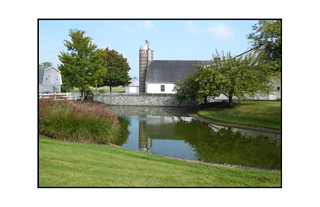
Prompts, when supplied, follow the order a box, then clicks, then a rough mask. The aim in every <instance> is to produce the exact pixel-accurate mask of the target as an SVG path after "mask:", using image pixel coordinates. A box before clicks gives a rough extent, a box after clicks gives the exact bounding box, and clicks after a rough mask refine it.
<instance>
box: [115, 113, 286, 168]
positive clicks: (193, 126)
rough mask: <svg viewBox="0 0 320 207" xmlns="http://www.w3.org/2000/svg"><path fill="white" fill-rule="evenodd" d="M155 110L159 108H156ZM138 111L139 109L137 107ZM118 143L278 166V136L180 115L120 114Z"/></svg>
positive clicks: (189, 156) (234, 162)
mask: <svg viewBox="0 0 320 207" xmlns="http://www.w3.org/2000/svg"><path fill="white" fill-rule="evenodd" d="M157 110H158V109H157ZM140 111H141V110H140ZM119 120H120V123H121V127H122V128H121V138H120V139H119V140H118V141H117V143H115V144H117V145H122V146H124V147H127V148H130V149H136V150H140V151H144V152H152V153H155V154H160V155H168V156H174V157H180V158H186V159H195V160H201V161H205V162H212V163H228V164H231V165H242V166H250V167H260V168H271V169H280V168H281V146H280V144H281V141H280V140H281V135H280V134H274V133H267V132H259V131H252V130H246V129H238V128H233V127H223V126H218V125H212V124H206V123H202V122H199V121H196V120H195V119H193V118H192V117H187V116H185V115H183V114H181V113H180V114H178V115H173V114H172V113H171V112H170V115H169V114H166V113H163V112H161V114H154V115H147V113H145V111H144V112H143V114H136V115H128V114H126V115H120V116H119Z"/></svg>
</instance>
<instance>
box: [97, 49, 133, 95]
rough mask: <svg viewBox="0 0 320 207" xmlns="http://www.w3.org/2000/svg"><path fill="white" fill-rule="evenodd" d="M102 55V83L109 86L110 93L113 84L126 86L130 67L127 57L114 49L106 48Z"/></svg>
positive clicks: (128, 82)
mask: <svg viewBox="0 0 320 207" xmlns="http://www.w3.org/2000/svg"><path fill="white" fill-rule="evenodd" d="M103 52H104V56H103V58H102V59H103V66H104V68H105V69H106V70H105V73H104V75H103V82H102V85H104V86H109V87H110V94H111V93H112V87H114V86H127V85H129V84H130V80H131V78H130V76H129V70H130V69H131V68H130V66H129V63H128V62H127V59H126V58H124V57H123V55H122V54H119V53H118V52H117V51H115V50H110V49H109V48H106V49H105V50H104V51H103Z"/></svg>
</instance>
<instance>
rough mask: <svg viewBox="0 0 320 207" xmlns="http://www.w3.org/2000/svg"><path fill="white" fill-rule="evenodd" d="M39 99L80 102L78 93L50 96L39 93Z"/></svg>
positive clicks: (53, 94)
mask: <svg viewBox="0 0 320 207" xmlns="http://www.w3.org/2000/svg"><path fill="white" fill-rule="evenodd" d="M39 98H51V99H54V100H68V101H70V100H80V99H81V94H80V93H52V94H42V93H39Z"/></svg>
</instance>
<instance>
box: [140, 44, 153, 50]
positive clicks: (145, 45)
mask: <svg viewBox="0 0 320 207" xmlns="http://www.w3.org/2000/svg"><path fill="white" fill-rule="evenodd" d="M150 49H151V50H153V48H152V47H151V45H150ZM139 50H148V44H143V45H141V47H140V49H139Z"/></svg>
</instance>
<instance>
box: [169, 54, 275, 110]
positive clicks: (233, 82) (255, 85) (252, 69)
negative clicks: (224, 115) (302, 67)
mask: <svg viewBox="0 0 320 207" xmlns="http://www.w3.org/2000/svg"><path fill="white" fill-rule="evenodd" d="M262 56H263V52H260V53H259V52H257V51H252V52H251V53H248V54H246V55H244V56H243V57H232V56H231V53H230V52H229V53H227V55H224V53H223V52H222V55H220V54H219V53H218V51H216V55H214V54H213V60H212V61H211V62H210V63H209V64H207V65H200V64H199V65H194V66H195V67H197V68H198V70H197V71H196V72H195V73H191V74H189V75H188V76H187V77H186V78H185V80H183V81H180V82H177V83H175V85H176V86H175V87H174V91H176V92H177V94H176V100H177V101H178V102H179V103H182V101H183V100H187V99H192V100H195V99H197V100H198V103H200V100H201V98H204V103H206V98H207V97H208V96H212V97H213V98H215V97H217V96H219V95H220V94H224V95H225V96H227V97H228V99H229V105H230V106H232V105H233V96H236V97H237V98H238V99H239V101H241V100H247V98H246V96H245V95H246V94H247V95H250V96H254V95H255V93H257V92H259V93H261V94H266V93H270V92H271V91H273V90H274V89H273V86H272V84H274V82H273V80H272V76H271V74H272V72H271V71H272V69H273V68H272V67H273V66H272V65H270V64H266V63H264V62H262V61H261V58H262Z"/></svg>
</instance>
